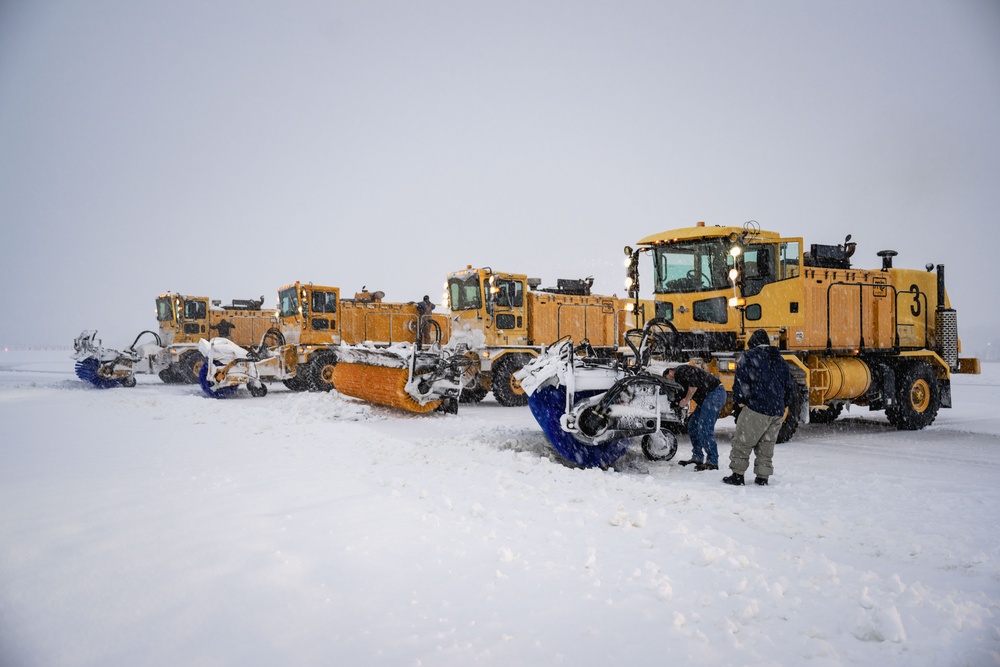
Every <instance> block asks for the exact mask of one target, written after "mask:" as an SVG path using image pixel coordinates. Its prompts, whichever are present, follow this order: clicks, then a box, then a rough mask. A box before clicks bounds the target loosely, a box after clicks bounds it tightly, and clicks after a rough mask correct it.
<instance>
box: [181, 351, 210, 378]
mask: <svg viewBox="0 0 1000 667" xmlns="http://www.w3.org/2000/svg"><path fill="white" fill-rule="evenodd" d="M205 361H206V359H205V357H204V355H202V353H201V352H199V351H198V350H188V351H187V352H185V353H184V354H182V355H181V358H180V359H179V360H178V361H177V371H178V374H179V375H180V378H181V382H186V383H187V384H198V373H199V372H201V367H202V366H204V365H205Z"/></svg>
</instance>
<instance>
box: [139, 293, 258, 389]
mask: <svg viewBox="0 0 1000 667" xmlns="http://www.w3.org/2000/svg"><path fill="white" fill-rule="evenodd" d="M209 303H210V302H209V298H208V297H207V296H188V295H183V294H173V293H171V292H167V293H166V294H161V295H159V296H158V297H156V319H157V321H158V322H159V325H160V341H161V343H162V345H163V350H161V351H160V352H158V353H157V354H156V355H154V356H152V357H151V358H150V360H149V363H150V370H149V372H155V373H157V374H158V375H159V376H160V379H161V380H163V381H164V382H168V383H171V382H186V383H190V384H197V383H198V371H199V370H201V366H202V364H204V363H205V357H204V356H203V355H202V353H201V352H200V351H199V350H198V341H199V340H201V339H203V338H204V339H210V338H214V337H222V338H228V339H230V340H232V341H233V342H234V343H236V344H237V345H242V346H244V347H247V346H251V345H255V344H256V343H257V342H258V341H259V340H260V339H261V337H263V335H264V334H265V333H266V332H267V330H268V329H270V328H271V327H274V326H275V325H276V322H277V319H276V318H277V311H276V310H268V309H265V308H263V307H262V306H263V304H264V297H261V298H260V299H234V300H233V302H232V303H231V304H229V305H227V306H222V305H221V304H222V302H221V301H218V300H215V301H211V305H209Z"/></svg>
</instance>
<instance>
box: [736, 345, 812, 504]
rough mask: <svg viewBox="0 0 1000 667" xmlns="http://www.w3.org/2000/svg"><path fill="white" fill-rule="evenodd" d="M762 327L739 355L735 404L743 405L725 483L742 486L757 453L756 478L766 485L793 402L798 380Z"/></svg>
mask: <svg viewBox="0 0 1000 667" xmlns="http://www.w3.org/2000/svg"><path fill="white" fill-rule="evenodd" d="M770 343H771V339H770V337H769V336H768V335H767V332H766V331H764V330H763V329H757V330H756V331H754V332H753V334H752V335H751V336H750V340H749V341H747V351H746V352H744V353H743V356H742V357H740V361H739V364H737V366H736V378H735V379H734V381H733V404H734V405H737V406H739V407H740V408H741V410H740V416H739V419H738V420H737V421H736V433H735V434H734V435H733V446H732V450H731V451H730V453H729V468H730V470H732V474H731V475H729V476H728V477H724V478H723V479H722V481H723V482H725V483H726V484H733V485H735V486H741V485H743V473H745V472H746V470H747V468H749V467H750V452H751V451H752V452H753V453H754V464H753V470H754V473H755V474H756V476H757V477H756V479H755V480H754V481H755V482H756V483H757V484H758V485H760V486H765V485H767V480H768V477H770V476H771V475H772V474H773V473H774V465H773V459H774V443H775V441H776V440H777V439H778V431H780V430H781V423H782V421H783V420H784V415H785V408H787V407H788V406H790V405H792V399H793V398H794V396H795V391H796V387H795V381H794V380H792V374H791V373H790V372H789V370H788V364H787V362H785V360H784V359H783V358H782V357H781V353H780V352H779V351H778V348H776V347H774V346H772V345H771V344H770Z"/></svg>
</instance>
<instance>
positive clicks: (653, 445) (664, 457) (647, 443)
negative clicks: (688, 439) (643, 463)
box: [642, 429, 677, 461]
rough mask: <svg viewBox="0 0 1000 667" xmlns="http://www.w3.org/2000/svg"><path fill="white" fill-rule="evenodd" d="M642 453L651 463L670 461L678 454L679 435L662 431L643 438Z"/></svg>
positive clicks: (648, 434)
mask: <svg viewBox="0 0 1000 667" xmlns="http://www.w3.org/2000/svg"><path fill="white" fill-rule="evenodd" d="M642 453H643V454H645V455H646V458H647V459H649V460H650V461H669V460H670V459H672V458H674V454H676V453H677V435H676V434H675V433H674V432H673V431H669V430H666V429H664V430H662V431H657V432H656V433H647V434H646V435H644V436H642Z"/></svg>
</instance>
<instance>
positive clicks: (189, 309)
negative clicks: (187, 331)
mask: <svg viewBox="0 0 1000 667" xmlns="http://www.w3.org/2000/svg"><path fill="white" fill-rule="evenodd" d="M206 310H207V307H206V306H205V302H204V301H195V300H193V299H188V300H185V301H184V319H186V320H203V319H205V315H206V314H207V313H206Z"/></svg>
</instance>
